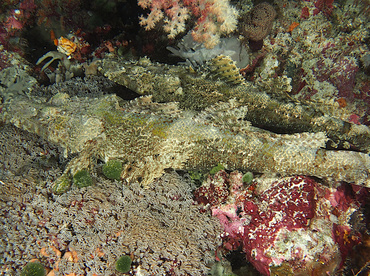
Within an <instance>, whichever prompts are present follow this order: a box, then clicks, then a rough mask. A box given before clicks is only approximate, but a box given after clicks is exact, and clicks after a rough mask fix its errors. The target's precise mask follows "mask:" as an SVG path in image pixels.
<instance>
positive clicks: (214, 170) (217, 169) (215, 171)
mask: <svg viewBox="0 0 370 276" xmlns="http://www.w3.org/2000/svg"><path fill="white" fill-rule="evenodd" d="M224 169H225V167H224V166H223V165H222V164H218V165H217V166H216V167H213V168H212V169H211V170H210V171H209V174H210V175H214V174H216V173H217V172H219V171H222V170H224Z"/></svg>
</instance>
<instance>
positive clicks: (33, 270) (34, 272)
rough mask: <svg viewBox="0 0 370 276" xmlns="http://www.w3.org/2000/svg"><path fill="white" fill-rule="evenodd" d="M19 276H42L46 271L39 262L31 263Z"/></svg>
mask: <svg viewBox="0 0 370 276" xmlns="http://www.w3.org/2000/svg"><path fill="white" fill-rule="evenodd" d="M20 275H21V276H44V275H46V270H45V268H44V266H43V265H42V264H41V263H39V262H32V263H28V264H26V265H25V266H24V267H23V269H22V271H21V274H20Z"/></svg>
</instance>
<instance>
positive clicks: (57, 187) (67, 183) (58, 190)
mask: <svg viewBox="0 0 370 276" xmlns="http://www.w3.org/2000/svg"><path fill="white" fill-rule="evenodd" d="M71 185H72V177H71V176H70V175H69V174H64V175H62V176H61V177H59V178H58V179H57V180H55V182H54V185H53V186H52V188H51V189H52V190H53V192H54V193H55V194H63V193H65V192H66V191H68V190H69V188H70V187H71Z"/></svg>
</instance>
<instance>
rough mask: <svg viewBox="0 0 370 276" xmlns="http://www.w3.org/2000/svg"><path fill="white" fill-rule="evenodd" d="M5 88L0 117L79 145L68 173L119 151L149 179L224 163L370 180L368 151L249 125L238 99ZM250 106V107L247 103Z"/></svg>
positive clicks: (133, 175)
mask: <svg viewBox="0 0 370 276" xmlns="http://www.w3.org/2000/svg"><path fill="white" fill-rule="evenodd" d="M8 92H9V91H7V90H6V89H5V90H4V89H3V90H2V92H1V94H0V96H1V97H2V98H3V104H2V106H1V113H0V120H1V121H4V122H7V123H12V124H14V125H15V126H17V127H20V128H22V129H25V130H28V131H31V132H34V133H37V134H38V135H40V136H42V137H44V138H46V139H48V140H49V141H51V142H54V143H56V144H57V145H59V146H62V147H64V148H65V149H66V154H67V153H77V157H75V158H74V159H72V160H71V161H70V163H69V164H68V165H67V167H66V170H65V173H64V177H65V176H67V175H69V174H74V173H75V172H77V171H78V170H81V169H85V168H91V167H92V166H93V165H94V164H95V162H96V160H97V159H101V160H105V161H107V160H110V159H118V160H121V161H122V162H123V164H124V170H123V172H122V178H124V179H126V180H127V181H129V182H131V181H139V182H140V183H141V184H142V185H143V186H147V185H148V184H149V183H151V182H152V181H153V180H154V179H155V178H157V177H159V176H161V175H162V173H163V172H164V170H165V169H166V168H174V169H210V168H211V167H213V166H214V165H215V164H218V163H222V164H224V166H225V167H226V168H227V169H241V170H250V171H255V172H261V173H280V174H282V175H293V174H303V175H310V176H316V177H321V178H331V177H333V178H335V179H336V180H344V181H348V182H354V183H356V184H358V185H365V186H367V187H370V176H369V175H370V157H369V156H368V155H367V154H364V153H359V152H352V151H329V150H325V149H324V147H325V142H326V141H327V138H326V136H325V134H324V133H322V132H318V133H315V134H314V133H301V134H295V135H278V134H273V133H270V132H267V131H263V130H261V129H257V128H255V127H252V126H251V125H250V123H249V122H248V121H246V120H244V114H245V112H246V109H245V108H244V107H243V105H242V103H241V102H240V101H238V100H237V99H231V100H229V101H228V102H225V103H219V104H215V105H214V106H213V107H210V108H207V109H205V110H204V111H203V112H194V111H184V110H181V109H179V108H178V106H177V104H176V103H162V104H160V103H153V102H152V99H151V97H150V96H146V97H141V98H138V99H136V100H133V101H130V102H124V101H123V100H121V99H120V98H118V97H117V96H115V95H107V96H101V97H99V98H83V97H71V98H70V97H69V96H68V95H67V94H64V93H59V94H57V95H55V96H54V97H52V98H51V99H47V100H46V99H43V98H42V97H32V98H31V97H27V96H25V95H24V94H22V93H8ZM244 109H245V110H244Z"/></svg>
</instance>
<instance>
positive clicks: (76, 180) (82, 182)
mask: <svg viewBox="0 0 370 276" xmlns="http://www.w3.org/2000/svg"><path fill="white" fill-rule="evenodd" d="M73 184H74V185H76V186H77V187H78V188H83V187H88V186H91V185H92V178H91V175H90V173H89V171H88V170H80V171H78V172H76V173H75V175H74V176H73Z"/></svg>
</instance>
